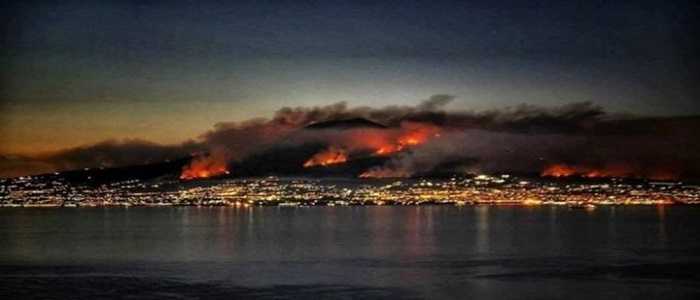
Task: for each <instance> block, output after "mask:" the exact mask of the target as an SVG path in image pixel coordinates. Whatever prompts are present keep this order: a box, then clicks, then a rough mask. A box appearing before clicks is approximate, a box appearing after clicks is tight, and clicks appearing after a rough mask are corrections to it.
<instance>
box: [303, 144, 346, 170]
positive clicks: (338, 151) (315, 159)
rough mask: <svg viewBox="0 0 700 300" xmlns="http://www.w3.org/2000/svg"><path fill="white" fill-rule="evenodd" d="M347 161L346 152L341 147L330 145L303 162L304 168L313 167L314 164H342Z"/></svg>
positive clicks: (324, 165)
mask: <svg viewBox="0 0 700 300" xmlns="http://www.w3.org/2000/svg"><path fill="white" fill-rule="evenodd" d="M346 161H348V154H347V151H345V150H344V149H342V148H337V147H330V148H328V150H325V151H322V152H319V153H316V154H315V155H314V156H312V157H311V158H310V159H309V160H307V161H306V162H305V163H304V168H309V167H315V166H323V167H326V166H329V165H335V164H342V163H345V162H346Z"/></svg>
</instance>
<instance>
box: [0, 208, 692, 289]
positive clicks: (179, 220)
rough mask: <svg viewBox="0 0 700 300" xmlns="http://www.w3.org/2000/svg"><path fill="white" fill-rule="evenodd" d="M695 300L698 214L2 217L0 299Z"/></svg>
mask: <svg viewBox="0 0 700 300" xmlns="http://www.w3.org/2000/svg"><path fill="white" fill-rule="evenodd" d="M23 298H30V299H31V298H36V299H47V298H48V299H52V298H57V299H105V298H107V299H111V298H119V299H161V298H172V299H248V298H251V299H258V298H262V299H266V298H267V299H270V298H274V299H299V298H317V299H325V298H331V299H335V298H342V299H358V298H359V299H385V298H386V299H402V298H419V299H420V298H428V299H435V298H445V299H453V298H454V299H560V298H567V299H600V298H605V299H660V298H663V299H700V208H698V207H688V206H673V207H669V206H666V207H663V206H659V207H656V206H648V207H599V208H598V209H596V210H594V211H584V210H570V209H568V208H565V207H546V206H545V207H533V208H530V207H489V206H475V207H469V206H467V207H461V208H459V207H446V206H425V207H312V208H279V207H266V208H262V207H261V208H224V207H211V208H196V207H189V208H93V209H88V208H84V209H0V299H23Z"/></svg>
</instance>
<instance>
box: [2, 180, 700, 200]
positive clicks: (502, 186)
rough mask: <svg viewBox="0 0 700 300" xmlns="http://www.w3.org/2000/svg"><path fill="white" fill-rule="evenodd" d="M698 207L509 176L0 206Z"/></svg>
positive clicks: (29, 192) (599, 186)
mask: <svg viewBox="0 0 700 300" xmlns="http://www.w3.org/2000/svg"><path fill="white" fill-rule="evenodd" d="M698 203H700V186H698V185H689V184H683V183H681V182H653V181H644V182H641V181H636V182H629V181H625V180H622V179H610V180H606V181H596V182H586V181H581V182H563V181H557V180H544V179H536V180H527V179H524V178H517V177H514V176H510V175H473V176H462V177H452V178H445V179H402V180H398V179H382V180H378V179H377V180H374V179H371V180H366V179H365V180H362V179H323V180H320V179H309V178H277V177H267V178H254V179H220V180H215V179H214V180H204V181H189V182H183V181H180V180H176V179H172V180H151V181H139V180H128V181H121V182H115V183H109V184H102V185H94V184H93V185H75V184H68V183H65V182H64V181H62V179H60V177H58V176H55V177H53V178H52V177H51V176H49V177H41V178H40V177H29V176H25V177H19V178H14V179H3V180H2V181H0V206H2V207H96V206H241V207H249V206H348V205H353V206H356V205H455V206H461V205H567V206H570V207H584V208H595V206H599V205H668V204H698Z"/></svg>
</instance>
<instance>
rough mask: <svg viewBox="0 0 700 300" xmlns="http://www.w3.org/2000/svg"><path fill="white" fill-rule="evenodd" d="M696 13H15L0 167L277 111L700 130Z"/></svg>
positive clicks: (607, 8)
mask: <svg viewBox="0 0 700 300" xmlns="http://www.w3.org/2000/svg"><path fill="white" fill-rule="evenodd" d="M699 7H700V4H698V2H697V1H595V0H588V1H493V0H491V1H328V0H326V1H250V2H245V1H218V2H217V1H114V2H110V1H17V3H12V2H11V1H10V2H8V3H5V4H3V7H1V8H0V9H1V10H2V22H3V23H2V40H1V42H2V45H1V46H2V57H1V61H0V63H1V65H2V66H3V67H2V72H1V74H0V75H1V76H2V77H1V82H0V83H1V84H2V85H1V86H0V87H1V88H2V89H1V91H0V135H2V136H3V140H4V141H3V143H2V144H1V145H0V153H36V152H41V151H47V150H56V149H61V148H65V147H71V146H76V145H83V144H89V143H95V142H98V141H101V140H104V139H111V138H142V139H146V140H151V141H155V142H159V143H176V142H180V141H183V140H185V139H188V138H193V137H196V136H197V135H198V134H200V133H202V132H203V131H205V130H207V129H208V128H210V127H211V126H212V125H213V124H214V123H216V122H221V121H236V120H245V119H249V118H251V117H261V116H269V115H270V114H271V113H272V112H273V111H275V110H276V109H277V108H279V107H281V106H300V105H326V104H330V103H334V102H338V101H347V102H348V103H349V104H350V105H371V106H385V105H392V104H397V105H413V104H416V103H418V102H419V101H420V100H421V99H426V98H428V97H430V96H431V95H434V94H450V95H454V96H455V97H456V100H455V101H454V102H453V103H451V104H450V105H451V108H453V109H462V110H465V109H467V110H469V109H473V110H486V109H494V108H500V107H503V106H509V105H516V104H519V103H530V104H536V105H545V106H549V105H561V104H565V103H570V102H580V101H591V102H593V103H595V104H598V105H601V106H603V107H604V108H606V109H607V110H609V111H613V112H626V113H634V114H643V115H692V114H700V105H698V102H699V101H698V95H700V88H698V84H697V83H698V78H699V77H700V76H698V74H699V73H698V72H699V70H700V62H699V58H700V47H699V45H698V36H700V34H699V32H698V28H700V26H698V25H700V24H698V23H700V21H698V11H699V9H698V8H699Z"/></svg>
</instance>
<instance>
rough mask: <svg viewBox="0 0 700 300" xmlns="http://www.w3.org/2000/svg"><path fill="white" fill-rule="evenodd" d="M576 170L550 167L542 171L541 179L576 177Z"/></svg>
mask: <svg viewBox="0 0 700 300" xmlns="http://www.w3.org/2000/svg"><path fill="white" fill-rule="evenodd" d="M576 173H577V172H576V169H575V168H573V167H571V166H567V165H551V166H548V167H546V168H545V169H544V171H542V174H540V176H543V177H568V176H573V175H576Z"/></svg>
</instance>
